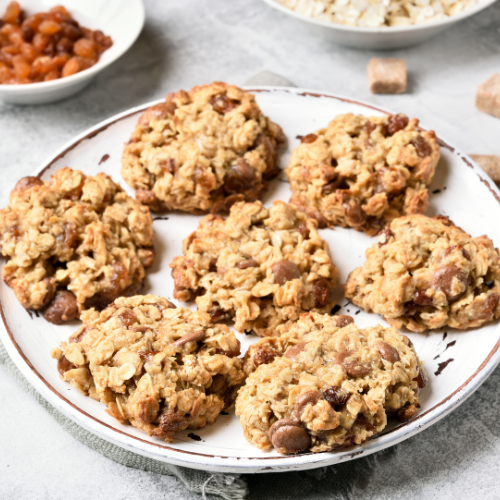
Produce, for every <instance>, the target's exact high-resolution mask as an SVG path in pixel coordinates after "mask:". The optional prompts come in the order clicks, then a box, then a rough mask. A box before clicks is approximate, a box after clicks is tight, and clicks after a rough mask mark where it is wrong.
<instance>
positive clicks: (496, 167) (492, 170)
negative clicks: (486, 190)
mask: <svg viewBox="0 0 500 500" xmlns="http://www.w3.org/2000/svg"><path fill="white" fill-rule="evenodd" d="M470 157H471V158H472V159H473V160H474V161H475V162H476V163H477V164H478V165H479V166H480V167H481V168H482V169H483V170H484V171H485V172H486V173H487V174H488V175H489V176H490V177H491V178H492V179H493V180H494V181H495V182H500V157H499V156H497V155H470Z"/></svg>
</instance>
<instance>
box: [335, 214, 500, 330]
mask: <svg viewBox="0 0 500 500" xmlns="http://www.w3.org/2000/svg"><path fill="white" fill-rule="evenodd" d="M344 290H345V296H346V297H347V298H348V299H349V300H351V301H352V302H353V303H354V304H356V305H357V306H359V307H361V308H363V309H364V310H365V311H373V312H375V313H378V314H381V315H382V316H383V317H384V319H385V320H386V321H388V322H389V323H390V324H391V325H392V326H394V327H396V328H401V327H403V326H406V328H408V329H409V330H411V331H414V332H424V331H425V330H427V329H431V330H432V329H436V328H441V327H443V326H449V327H452V328H458V329H465V328H473V327H477V326H480V325H482V324H484V323H486V322H488V321H492V320H493V319H495V318H498V317H500V300H499V299H500V257H499V254H498V250H497V249H495V248H494V246H493V242H492V241H491V240H490V239H489V238H488V237H486V236H479V237H477V238H472V237H471V236H470V235H468V234H467V233H466V232H465V231H463V230H462V229H460V228H459V227H457V226H455V225H454V224H453V223H452V222H451V221H450V220H449V219H448V218H447V217H444V216H437V217H434V218H429V217H426V216H424V215H411V216H407V217H401V218H398V219H395V220H393V221H392V223H391V224H390V226H389V227H388V228H386V229H384V230H383V231H382V232H381V233H380V235H379V242H378V243H375V244H374V245H373V246H372V247H371V248H369V249H368V250H367V251H366V262H365V263H364V264H363V266H362V267H359V268H357V269H355V270H354V271H352V272H351V274H350V275H349V277H348V279H347V282H346V284H345V285H344Z"/></svg>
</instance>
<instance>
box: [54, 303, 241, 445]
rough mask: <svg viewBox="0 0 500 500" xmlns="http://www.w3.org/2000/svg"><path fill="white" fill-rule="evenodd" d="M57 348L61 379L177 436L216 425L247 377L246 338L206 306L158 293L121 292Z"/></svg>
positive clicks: (117, 411) (118, 413) (124, 415)
mask: <svg viewBox="0 0 500 500" xmlns="http://www.w3.org/2000/svg"><path fill="white" fill-rule="evenodd" d="M82 321H83V325H82V326H81V327H80V328H79V330H78V331H77V332H75V333H74V334H73V335H72V336H71V337H70V338H69V340H68V342H63V343H62V344H61V347H60V348H55V349H53V350H52V353H51V354H52V357H53V358H55V359H57V360H58V363H57V367H58V370H59V373H60V374H61V378H62V379H63V380H64V381H66V382H69V383H70V384H71V385H72V386H74V387H76V388H77V389H78V390H80V391H81V392H82V393H84V394H85V395H87V396H90V397H91V398H92V399H95V400H97V401H100V402H101V403H104V404H105V405H107V407H108V409H107V410H106V411H107V413H109V414H110V415H111V416H112V417H114V418H116V419H117V420H118V421H120V422H128V423H130V424H132V425H133V426H134V427H137V428H138V429H141V430H143V431H144V432H146V433H148V434H149V435H150V436H155V437H158V438H161V439H164V440H165V441H167V442H172V440H173V437H174V434H175V433H176V432H177V431H181V430H184V429H187V428H189V429H199V428H201V427H205V425H207V424H212V423H213V422H215V420H216V419H217V417H218V415H219V414H220V412H221V411H222V410H223V409H224V408H226V409H227V408H230V407H231V406H232V405H233V402H234V398H235V397H236V391H237V389H238V387H239V385H240V384H241V382H242V381H243V379H244V374H243V370H242V368H241V365H242V362H241V360H240V359H239V358H238V357H237V356H239V354H240V342H239V341H238V340H237V339H236V337H235V335H234V333H233V332H231V331H230V330H229V328H228V327H227V326H226V325H220V324H213V323H212V322H211V320H210V316H209V315H208V314H206V313H204V312H201V311H198V312H192V311H190V310H189V309H185V308H183V307H180V308H176V307H175V306H174V305H173V304H172V303H170V302H169V301H168V300H167V299H164V298H162V297H157V296H155V295H144V296H141V295H138V296H135V297H120V298H118V299H116V300H115V302H114V303H113V304H111V305H110V306H109V307H107V308H106V309H104V310H103V311H102V312H101V313H99V312H97V311H96V310H95V309H90V310H88V311H85V312H83V313H82Z"/></svg>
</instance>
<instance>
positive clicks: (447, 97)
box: [0, 0, 500, 500]
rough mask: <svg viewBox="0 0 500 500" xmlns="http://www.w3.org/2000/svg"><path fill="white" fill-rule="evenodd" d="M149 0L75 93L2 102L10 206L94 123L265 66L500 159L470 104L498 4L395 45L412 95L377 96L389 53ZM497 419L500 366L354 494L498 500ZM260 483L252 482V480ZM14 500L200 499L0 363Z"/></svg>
mask: <svg viewBox="0 0 500 500" xmlns="http://www.w3.org/2000/svg"><path fill="white" fill-rule="evenodd" d="M63 3H64V2H63ZM145 3H146V11H147V19H146V25H145V28H144V31H143V32H142V34H141V36H140V37H139V40H138V41H137V42H136V44H135V45H134V46H133V47H132V48H131V49H130V51H129V52H128V53H127V54H125V55H124V56H123V57H122V58H121V59H120V60H118V61H117V62H115V63H114V64H113V65H112V66H111V67H109V68H108V69H106V70H105V71H103V72H102V73H101V74H100V75H99V76H98V77H97V78H96V79H95V80H94V81H93V83H92V84H91V85H90V86H89V87H88V88H87V89H85V90H84V91H83V92H81V93H80V94H79V95H77V96H74V97H72V98H70V99H68V100H66V101H62V102H59V103H54V104H49V105H45V106H26V107H20V106H12V105H5V104H0V172H1V184H0V206H4V205H5V204H6V203H7V199H8V194H9V191H10V189H11V188H12V187H13V186H14V183H15V181H16V180H17V179H18V178H19V177H21V176H23V175H28V174H29V173H30V172H32V171H33V170H34V169H35V168H37V166H38V165H39V164H40V162H42V161H43V160H44V159H45V158H47V157H48V156H49V155H51V154H52V153H53V152H54V151H55V150H56V149H57V148H59V147H61V146H62V145H63V144H64V143H65V142H67V141H68V140H69V139H71V138H72V137H73V136H74V135H76V134H78V133H80V132H82V131H83V130H85V129H86V128H87V127H90V126H91V125H94V124H96V123H97V122H99V121H101V120H103V119H105V118H108V117H110V116H112V115H114V114H116V113H118V112H121V111H124V110H126V109H127V108H130V107H132V106H135V105H138V104H140V103H143V102H147V101H150V100H153V99H157V98H160V97H162V96H164V95H165V94H166V93H167V92H170V91H173V90H177V89H179V88H184V89H189V88H190V87H191V86H193V85H195V84H199V83H204V82H210V81H212V80H222V81H227V82H231V83H236V84H243V83H244V82H245V81H246V80H247V79H248V78H249V77H251V76H252V75H254V74H256V73H258V72H260V71H262V70H269V71H273V72H276V73H279V74H281V75H283V76H285V77H286V78H288V79H289V80H291V81H293V82H294V83H295V84H296V85H298V86H301V87H306V88H311V89H319V90H324V91H329V92H335V93H338V94H343V95H346V96H351V97H354V98H359V99H364V100H367V101H369V102H372V103H374V104H375V105H380V106H383V107H387V108H388V109H392V110H396V111H401V112H404V113H406V114H407V115H409V116H417V117H419V118H420V119H421V123H422V124H423V126H425V127H427V126H428V127H432V128H434V129H435V130H437V131H438V132H439V135H440V136H442V137H444V138H446V139H448V140H449V141H450V142H452V143H453V144H455V145H457V146H458V147H459V148H460V149H461V150H462V151H465V152H468V153H477V154H491V153H495V154H499V155H500V140H499V139H500V119H497V118H494V117H491V116H488V115H485V114H483V113H480V112H479V111H477V110H476V109H475V107H474V94H475V91H476V88H477V86H478V85H479V84H480V83H482V82H483V81H484V80H486V79H487V78H488V77H489V76H490V75H491V74H492V73H494V72H496V71H499V70H500V4H497V5H493V6H492V7H490V8H488V9H487V10H485V11H483V12H482V13H480V14H478V15H476V16H475V17H473V18H471V19H469V20H467V21H465V22H462V23H460V24H459V25H457V26H455V27H453V28H451V29H450V30H448V31H447V32H445V33H443V34H442V35H439V36H438V37H436V38H434V39H432V40H429V41H428V42H427V43H425V44H423V45H420V46H417V47H414V48H410V49H405V50H401V51H394V52H391V53H390V54H391V57H404V58H405V59H406V62H407V67H408V70H409V89H408V92H407V93H406V94H403V95H399V96H375V95H372V94H370V93H369V91H368V88H367V81H366V64H367V62H368V60H369V59H370V58H371V57H373V56H375V55H377V56H382V57H384V55H385V54H387V53H385V54H384V53H383V52H378V53H376V52H371V51H357V50H351V49H346V48H343V47H340V46H337V45H333V44H330V43H327V42H325V41H323V40H321V39H317V38H314V37H312V36H311V35H310V34H309V32H308V31H307V30H305V29H303V28H302V27H301V26H299V25H298V24H296V23H295V22H294V21H292V20H291V19H289V18H288V17H285V16H284V15H282V14H280V13H279V12H277V11H275V10H274V9H271V8H269V7H267V6H266V5H265V4H264V3H263V2H262V1H261V0H210V1H207V0H169V1H165V0H156V1H155V0H146V2H145ZM463 202H464V203H467V199H464V200H463ZM499 416H500V368H498V369H497V370H496V371H495V372H494V373H493V375H492V376H491V377H490V378H489V379H488V380H487V382H486V383H485V384H484V385H483V386H482V387H481V388H480V389H479V390H478V391H477V392H476V393H475V394H474V395H473V396H471V397H470V398H469V399H468V400H467V401H466V402H465V403H464V404H463V405H462V406H460V408H458V409H457V410H456V411H455V412H453V414H452V415H450V416H448V417H446V418H444V419H443V420H441V421H440V422H439V423H437V424H436V425H434V426H432V427H431V428H429V429H427V430H425V431H423V432H422V433H420V434H418V435H417V436H415V437H413V438H411V439H409V440H407V441H405V442H404V443H402V444H401V445H399V446H398V447H397V448H392V449H389V450H388V451H386V452H384V453H382V454H379V455H378V457H379V459H378V463H377V465H376V466H375V467H371V468H369V467H368V466H367V468H366V474H364V477H362V478H361V480H358V482H357V486H358V487H359V488H360V489H359V490H358V492H357V495H356V498H357V500H364V499H366V500H368V499H374V498H377V499H379V498H380V499H391V500H395V499H412V500H413V499H419V500H423V499H434V498H439V499H443V500H444V499H450V500H452V499H453V500H455V499H457V498H481V499H483V500H486V499H493V498H500V479H499V478H500V418H499ZM362 460H366V459H362ZM257 480H263V479H259V477H257V476H256V477H252V478H250V480H249V483H250V488H251V487H252V483H253V482H254V481H257ZM266 480H271V478H269V477H267V478H266ZM138 492H140V494H139V493H138ZM332 494H333V493H332ZM14 498H15V499H16V500H28V499H47V500H56V499H57V500H59V499H61V500H79V499H89V498H92V499H94V500H101V499H106V500H118V499H123V498H141V499H144V500H146V499H155V500H158V499H162V498H165V499H167V498H168V499H174V498H175V499H179V500H181V499H188V498H200V497H197V496H195V495H192V494H190V493H188V492H187V491H186V490H185V489H184V488H183V486H182V485H181V484H180V483H179V482H178V481H177V480H176V479H174V478H172V477H166V476H159V475H156V474H152V473H147V472H141V471H137V470H134V469H128V468H126V467H123V466H121V465H118V464H116V463H114V462H112V461H110V460H108V459H106V458H104V457H102V456H101V455H99V454H97V453H96V452H94V451H92V450H90V449H88V448H87V447H85V446H84V445H82V444H81V443H80V442H78V441H76V440H75V439H74V438H73V437H71V436H70V435H68V434H67V433H66V432H65V431H64V430H63V429H62V428H61V427H60V426H59V424H57V423H56V422H55V421H54V420H53V419H52V418H51V417H50V416H49V415H48V414H47V413H45V411H44V410H43V409H42V408H41V407H40V406H39V405H38V403H37V402H36V401H35V399H34V398H33V397H31V396H30V395H28V394H27V393H25V392H24V391H23V390H22V389H21V387H20V386H19V385H18V383H17V382H16V381H14V380H13V379H12V378H11V377H10V376H9V375H8V374H7V372H6V371H5V370H4V369H3V368H1V367H0V499H2V500H3V499H9V500H10V499H14ZM250 498H254V497H253V496H252V495H251V496H250ZM262 498H263V497H262ZM325 498H334V497H333V496H330V495H327V496H325Z"/></svg>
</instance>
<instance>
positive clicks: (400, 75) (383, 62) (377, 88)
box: [368, 57, 406, 94]
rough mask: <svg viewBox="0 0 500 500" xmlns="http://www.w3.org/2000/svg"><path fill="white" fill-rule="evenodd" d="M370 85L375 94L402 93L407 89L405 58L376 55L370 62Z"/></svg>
mask: <svg viewBox="0 0 500 500" xmlns="http://www.w3.org/2000/svg"><path fill="white" fill-rule="evenodd" d="M368 85H369V87H370V91H371V92H373V93H374V94H401V93H402V92H404V91H405V90H406V63H405V60H404V59H396V58H392V57H390V58H386V59H382V58H380V57H374V58H373V59H370V62H369V63H368Z"/></svg>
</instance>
